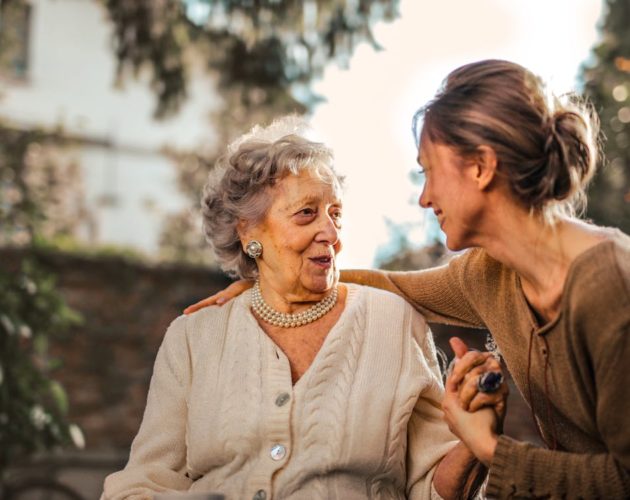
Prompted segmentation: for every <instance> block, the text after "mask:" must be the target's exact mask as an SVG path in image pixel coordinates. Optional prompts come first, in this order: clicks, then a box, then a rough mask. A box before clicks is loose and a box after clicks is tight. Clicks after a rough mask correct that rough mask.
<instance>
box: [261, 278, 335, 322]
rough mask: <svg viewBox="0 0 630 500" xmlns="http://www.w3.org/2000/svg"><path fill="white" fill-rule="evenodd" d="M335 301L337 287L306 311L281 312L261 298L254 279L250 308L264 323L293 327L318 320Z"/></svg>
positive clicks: (328, 310) (333, 305)
mask: <svg viewBox="0 0 630 500" xmlns="http://www.w3.org/2000/svg"><path fill="white" fill-rule="evenodd" d="M336 303H337V287H335V288H333V291H332V293H331V294H330V295H328V296H327V297H325V298H323V299H322V300H320V301H319V302H318V303H317V304H315V305H314V306H312V307H309V308H308V309H307V310H306V311H302V312H300V313H295V314H288V313H281V312H279V311H276V310H275V309H272V308H271V307H270V306H269V305H268V304H267V303H266V302H265V299H263V296H262V293H261V292H260V283H259V282H258V280H256V284H255V285H254V288H253V289H252V309H253V310H254V312H255V313H256V315H257V316H258V317H259V318H260V319H262V320H263V321H264V322H265V323H269V324H270V325H273V326H279V327H281V328H294V327H296V326H302V325H308V324H309V323H312V322H313V321H316V320H318V319H319V318H321V317H322V316H324V315H325V314H326V313H328V312H330V310H331V309H332V308H333V307H335V304H336Z"/></svg>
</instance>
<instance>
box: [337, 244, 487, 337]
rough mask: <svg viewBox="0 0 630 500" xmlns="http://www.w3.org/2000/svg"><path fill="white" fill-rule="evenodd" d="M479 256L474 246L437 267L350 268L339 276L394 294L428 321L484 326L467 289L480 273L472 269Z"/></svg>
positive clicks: (472, 286)
mask: <svg viewBox="0 0 630 500" xmlns="http://www.w3.org/2000/svg"><path fill="white" fill-rule="evenodd" d="M480 258H483V255H482V254H481V250H478V249H474V250H470V251H467V252H466V253H464V254H462V255H459V256H457V257H454V258H453V259H451V260H450V261H449V262H448V264H445V265H443V266H440V267H434V268H430V269H424V270H421V271H405V272H400V271H379V270H369V271H368V270H352V271H344V272H342V274H341V279H342V280H343V281H351V282H356V283H359V284H362V285H367V286H372V287H374V288H381V289H383V290H387V291H390V292H392V293H395V294H397V295H399V296H401V297H402V298H404V299H405V300H406V301H407V302H409V303H410V304H411V305H413V306H414V308H415V309H416V310H418V311H419V312H420V313H422V315H423V316H424V317H425V318H426V319H427V321H428V322H430V323H431V322H432V323H441V324H448V325H456V326H464V327H469V328H483V327H484V323H483V321H482V319H481V318H480V316H479V314H478V313H477V312H476V310H475V308H474V307H473V305H472V303H471V300H470V290H474V288H475V283H474V281H475V280H478V276H479V274H478V273H475V268H476V267H477V266H476V263H477V261H478V260H479V259H480Z"/></svg>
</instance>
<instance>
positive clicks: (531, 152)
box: [413, 60, 599, 215]
mask: <svg viewBox="0 0 630 500" xmlns="http://www.w3.org/2000/svg"><path fill="white" fill-rule="evenodd" d="M421 119H423V125H422V132H421V134H422V135H423V136H426V137H427V138H428V139H430V140H431V141H432V142H437V143H440V144H444V145H447V146H451V147H452V148H454V149H455V151H456V152H457V153H458V154H460V155H461V156H463V157H465V158H466V157H472V156H473V155H475V154H476V153H477V152H478V148H479V146H481V145H486V146H489V147H491V148H492V149H493V150H494V151H495V153H496V155H497V159H498V168H497V170H498V172H499V174H500V175H503V176H504V177H505V178H506V179H507V183H508V185H509V187H510V190H511V192H512V193H513V195H514V196H515V197H516V199H517V200H518V201H520V202H521V204H522V205H524V206H525V207H527V208H528V209H530V210H533V211H535V212H542V213H544V214H545V215H549V213H569V214H571V215H573V214H575V212H576V209H582V208H584V207H585V204H586V196H585V189H586V186H587V184H588V182H589V181H590V179H591V178H592V176H593V174H594V172H595V168H596V164H597V160H598V153H599V143H598V137H599V122H598V120H597V117H596V115H595V114H594V113H593V111H592V109H591V107H590V106H589V105H588V103H587V102H586V101H585V100H584V99H582V98H580V97H578V96H576V95H567V96H564V99H559V98H557V97H555V96H552V95H551V94H550V93H548V92H547V91H546V89H545V85H544V83H543V81H542V80H541V79H540V78H539V77H537V76H536V75H534V74H533V73H532V72H530V71H529V70H527V69H526V68H524V67H522V66H520V65H518V64H516V63H513V62H509V61H501V60H485V61H480V62H475V63H472V64H468V65H465V66H462V67H460V68H458V69H456V70H455V71H453V72H452V73H451V74H449V75H448V76H447V78H446V80H445V81H444V83H443V86H442V88H441V89H440V91H439V92H438V93H437V95H436V96H435V98H434V99H433V100H432V101H430V102H429V103H428V104H427V105H425V106H424V107H423V108H421V109H420V110H419V111H418V112H417V113H416V114H415V116H414V120H413V130H414V136H415V138H416V140H417V141H418V144H419V143H420V134H419V131H418V128H419V127H418V124H419V122H420V121H421Z"/></svg>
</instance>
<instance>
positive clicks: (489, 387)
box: [477, 372, 503, 394]
mask: <svg viewBox="0 0 630 500" xmlns="http://www.w3.org/2000/svg"><path fill="white" fill-rule="evenodd" d="M502 383H503V374H502V373H501V372H485V373H482V374H481V375H479V378H478V379H477V389H479V392H484V393H486V394H489V393H492V392H497V391H498V390H499V387H501V384H502Z"/></svg>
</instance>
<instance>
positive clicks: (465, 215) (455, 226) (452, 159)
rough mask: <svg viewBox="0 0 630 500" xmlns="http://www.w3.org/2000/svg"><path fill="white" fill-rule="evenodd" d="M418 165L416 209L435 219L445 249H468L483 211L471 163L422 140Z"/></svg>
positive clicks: (427, 140) (453, 152)
mask: <svg viewBox="0 0 630 500" xmlns="http://www.w3.org/2000/svg"><path fill="white" fill-rule="evenodd" d="M418 163H419V164H420V166H421V167H422V168H423V170H424V174H425V182H424V187H423V189H422V194H421V195H420V200H419V201H420V205H421V206H422V207H423V208H430V209H432V210H433V212H434V213H435V215H436V216H437V218H438V221H439V223H440V227H441V228H442V231H444V233H445V234H446V246H447V247H448V248H449V249H451V250H463V249H464V248H468V247H469V246H471V245H472V239H473V237H474V236H475V234H476V231H477V228H478V227H479V217H480V216H481V213H482V208H483V207H482V203H483V200H482V199H481V197H480V192H479V189H478V188H477V185H476V183H475V182H474V180H473V179H474V169H475V168H476V165H475V163H474V162H472V161H468V160H466V159H464V158H462V157H461V156H460V155H458V154H457V153H456V152H455V151H454V150H453V148H451V147H449V146H445V145H443V144H438V143H433V142H432V141H431V140H430V139H428V138H427V137H425V136H423V137H422V139H421V144H420V155H419V157H418Z"/></svg>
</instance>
